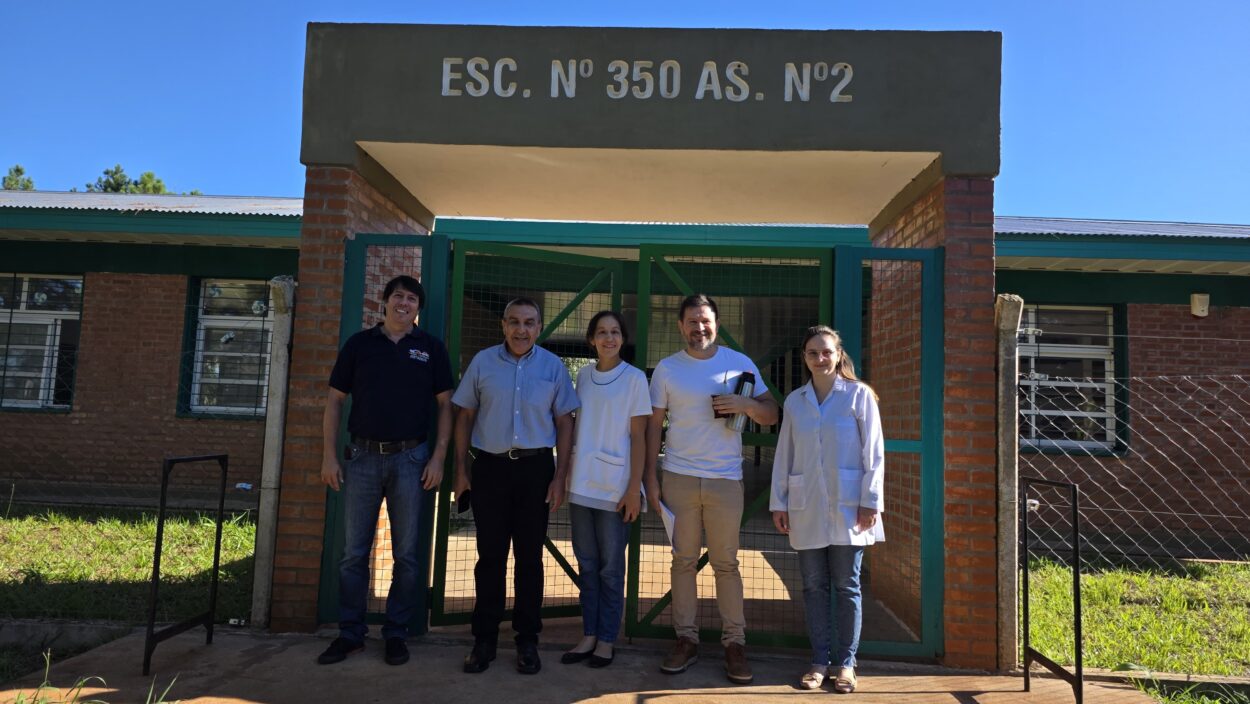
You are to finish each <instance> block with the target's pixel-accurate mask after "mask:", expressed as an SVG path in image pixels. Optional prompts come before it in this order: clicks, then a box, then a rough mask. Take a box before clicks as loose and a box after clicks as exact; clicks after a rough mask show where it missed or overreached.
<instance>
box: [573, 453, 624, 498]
mask: <svg viewBox="0 0 1250 704" xmlns="http://www.w3.org/2000/svg"><path fill="white" fill-rule="evenodd" d="M586 470H587V471H586V478H585V482H584V483H583V485H584V486H585V487H586V489H588V490H590V491H592V492H593V493H594V495H595V496H596V497H603V498H612V499H620V498H621V496H624V495H625V487H626V486H627V485H628V484H629V468H628V467H626V465H625V458H624V457H616V456H615V455H609V454H608V453H606V452H602V451H600V452H596V453H595V454H593V455H591V456H590V461H589V462H587V463H586Z"/></svg>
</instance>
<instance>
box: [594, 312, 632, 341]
mask: <svg viewBox="0 0 1250 704" xmlns="http://www.w3.org/2000/svg"><path fill="white" fill-rule="evenodd" d="M607 317H612V318H615V319H616V324H617V325H619V326H621V341H622V342H624V341H625V340H628V339H629V328H627V327H625V318H624V316H622V315H621V314H620V313H617V312H616V311H614V310H601V311H599V312H598V313H595V315H594V317H592V318H591V319H590V324H589V325H587V326H586V342H590V341H591V340H593V339H595V328H597V327H599V321H600V320H603V319H604V318H607Z"/></svg>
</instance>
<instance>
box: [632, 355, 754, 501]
mask: <svg viewBox="0 0 1250 704" xmlns="http://www.w3.org/2000/svg"><path fill="white" fill-rule="evenodd" d="M743 372H750V373H752V374H754V375H755V389H754V390H753V391H751V396H752V397H756V396H759V395H760V394H762V393H764V392H765V391H767V390H768V385H767V384H766V383H765V382H764V379H763V377H761V376H760V370H759V369H757V368H756V367H755V362H752V361H751V359H750V357H747V356H746V355H744V354H742V353H741V352H737V351H735V350H731V349H729V348H728V347H720V346H718V347H717V348H716V354H715V355H714V356H713V357H712V358H711V359H696V358H694V357H691V356H690V354H689V353H687V352H686V351H685V350H682V351H680V352H678V353H676V354H672V355H669V356H668V357H665V358H664V359H662V360H660V363H659V364H657V365H655V372H653V373H652V374H651V405H652V406H655V407H656V408H666V409H668V436H667V440H666V442H665V450H664V466H663V468H664V469H665V470H666V471H669V472H674V473H676V474H686V475H689V476H692V477H702V478H705V479H741V478H742V434H741V433H737V432H734V431H733V430H730V429H729V427H728V426H727V425H726V424H725V421H726V419H725V418H716V417H715V412H714V411H713V410H712V396H714V395H720V394H730V393H733V391H734V388H735V387H736V386H737V384H738V377H739V376H741V375H742V373H743Z"/></svg>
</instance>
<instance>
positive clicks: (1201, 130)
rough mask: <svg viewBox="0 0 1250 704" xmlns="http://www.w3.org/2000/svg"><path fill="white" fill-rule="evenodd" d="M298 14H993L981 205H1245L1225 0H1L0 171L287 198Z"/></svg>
mask: <svg viewBox="0 0 1250 704" xmlns="http://www.w3.org/2000/svg"><path fill="white" fill-rule="evenodd" d="M349 5H350V6H349ZM310 21H324V22H412V23H465V24H535V25H588V26H668V27H747V28H765V29H768V28H794V29H917V30H949V29H991V30H997V31H1001V32H1002V33H1003V92H1002V124H1003V135H1002V157H1003V158H1002V171H1001V173H1000V174H999V177H998V180H997V187H996V191H997V195H996V197H997V203H996V211H997V212H998V213H999V214H1003V215H1035V216H1052V217H1092V218H1122V219H1136V220H1177V221H1192V222H1223V223H1243V224H1247V223H1250V176H1247V169H1248V168H1250V46H1248V42H1247V40H1246V29H1247V28H1250V3H1247V2H1243V1H1242V0H1222V1H1216V0H1190V1H1188V2H1184V3H1177V2H1169V3H1164V2H1156V1H1155V0H1134V1H1127V0H1125V1H1110V0H1108V1H1102V0H1086V2H1071V1H1068V0H1050V1H1048V2H1009V1H1001V0H1000V1H997V2H990V1H979V0H965V1H964V2H960V3H937V2H933V1H932V0H927V1H925V2H919V1H916V2H913V1H911V0H899V1H889V2H887V1H885V0H878V1H869V0H864V1H863V2H856V3H848V2H841V1H838V0H824V1H823V2H817V1H811V2H800V1H797V0H769V2H756V3H749V4H746V3H742V4H739V3H731V2H673V1H672V0H669V1H668V2H653V1H652V0H641V1H636V2H633V3H628V4H627V3H623V2H613V3H606V2H586V1H585V0H582V1H581V2H572V1H569V2H542V1H541V0H538V1H536V2H529V3H520V2H515V0H513V1H497V0H480V1H478V2H473V3H463V2H438V3H435V2H423V1H413V0H410V1H408V2H382V1H371V0H359V1H356V2H353V3H350V4H349V3H342V2H338V3H331V2H323V1H320V0H312V1H304V2H264V1H263V0H251V1H249V2H236V1H234V0H226V1H221V2H215V3H212V4H207V5H206V4H199V3H167V4H165V5H158V6H151V5H147V6H134V5H133V4H127V5H122V6H118V5H103V4H100V3H86V2H78V1H72V2H42V3H19V2H0V47H3V50H4V60H3V61H2V62H0V91H2V92H0V96H3V103H0V104H2V105H3V113H2V114H3V122H2V123H0V169H7V168H8V167H9V166H10V165H12V164H16V163H20V164H22V165H23V166H25V168H26V170H27V173H28V174H29V175H31V176H32V177H34V179H35V183H36V186H37V187H38V188H40V189H42V190H68V189H70V188H72V187H77V188H78V189H79V190H82V188H83V186H84V184H86V183H87V182H88V181H94V180H95V177H96V176H98V175H99V174H100V172H101V171H102V170H103V169H104V168H106V167H109V166H112V165H113V164H115V163H121V164H122V165H123V166H125V168H126V170H127V172H129V173H130V174H131V175H138V173H139V172H141V171H155V172H156V174H157V175H158V176H160V177H161V178H163V179H164V180H165V183H166V184H167V186H168V187H169V188H170V189H171V190H175V191H187V190H191V189H193V188H194V189H199V190H201V191H203V192H204V193H207V194H232V195H278V196H298V195H301V194H302V192H303V167H302V166H301V165H300V163H299V139H300V134H299V133H300V109H301V106H300V95H301V86H302V81H303V61H304V32H305V24H306V23H307V22H310Z"/></svg>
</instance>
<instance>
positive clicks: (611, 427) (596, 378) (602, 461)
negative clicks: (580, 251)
mask: <svg viewBox="0 0 1250 704" xmlns="http://www.w3.org/2000/svg"><path fill="white" fill-rule="evenodd" d="M625 339H626V331H625V319H624V318H623V317H621V314H620V313H617V312H615V311H610V310H605V311H600V312H598V313H596V314H595V315H594V317H592V318H591V319H590V325H589V326H588V327H587V328H586V342H587V343H588V344H589V345H590V347H591V349H593V350H594V351H595V357H596V363H595V364H592V365H590V366H587V367H583V368H582V370H581V371H579V372H578V373H577V398H578V400H580V401H581V404H582V405H581V408H580V409H578V411H577V430H576V432H575V434H574V435H575V438H576V447H575V449H574V451H573V471H572V472H571V473H570V477H569V517H570V519H571V520H572V522H573V554H574V555H576V556H577V568H578V576H579V578H580V581H581V596H580V601H581V605H582V639H581V641H579V642H578V643H577V645H575V646H573V648H572V649H570V650H568V651H567V652H565V653H564V654H563V655H562V656H561V657H560V662H562V663H564V664H566V665H571V664H573V663H578V662H582V661H585V662H586V664H587V665H589V666H590V667H606V666H608V665H610V664H612V660H613V658H614V657H615V651H614V647H615V643H616V637H617V635H618V634H619V632H620V627H621V616H622V615H623V613H624V608H625V547H626V545H627V544H628V543H629V524H630V523H631V522H633V521H634V520H635V519H637V518H638V512H639V510H640V506H641V498H642V493H641V491H642V490H641V487H642V469H643V458H644V455H645V450H646V431H647V419H649V418H650V417H651V393H650V391H649V390H648V388H647V376H646V374H643V372H642V370H641V369H638V368H637V367H634V366H633V365H631V364H629V363H628V362H626V361H624V360H623V359H621V350H622V349H624V347H625Z"/></svg>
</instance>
